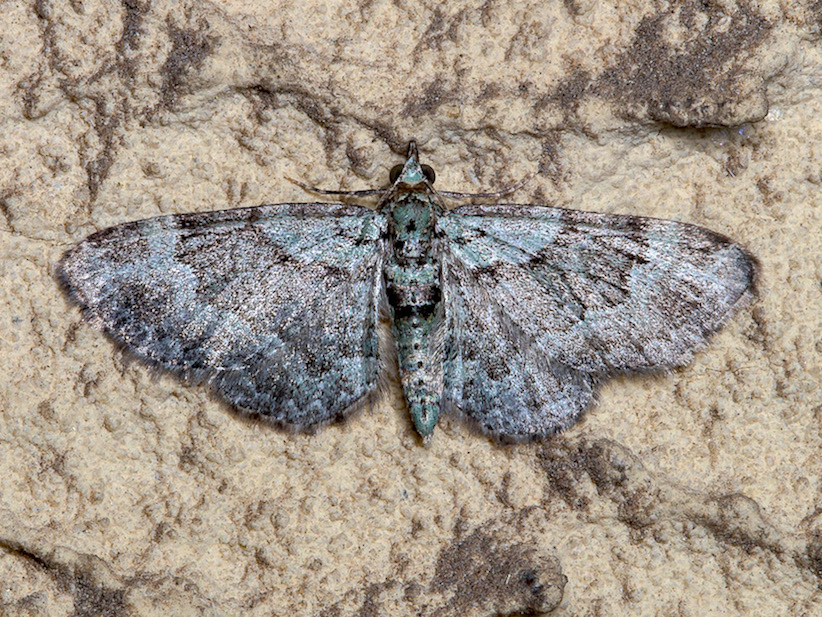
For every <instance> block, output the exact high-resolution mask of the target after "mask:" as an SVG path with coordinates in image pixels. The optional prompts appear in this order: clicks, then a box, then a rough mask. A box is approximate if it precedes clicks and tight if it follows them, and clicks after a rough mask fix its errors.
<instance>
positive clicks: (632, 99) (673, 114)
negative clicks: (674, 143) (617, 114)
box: [592, 0, 771, 127]
mask: <svg viewBox="0 0 822 617" xmlns="http://www.w3.org/2000/svg"><path fill="white" fill-rule="evenodd" d="M677 7H678V8H679V21H680V25H681V26H682V28H683V29H684V30H686V31H689V32H690V31H692V29H693V28H694V27H696V17H697V15H700V16H702V17H703V18H704V19H705V20H706V21H705V23H704V26H703V27H702V30H703V31H702V33H701V35H700V36H696V37H693V38H692V39H690V40H688V41H686V42H684V43H683V45H682V46H681V47H680V48H676V47H673V46H671V45H670V44H669V43H668V42H667V41H666V35H667V31H666V21H667V20H669V19H671V13H670V12H667V13H661V14H657V15H651V16H648V17H645V18H644V19H643V20H642V21H641V22H640V24H639V26H638V27H637V29H636V32H635V35H634V40H633V43H632V45H631V47H630V49H628V50H627V51H626V52H625V53H624V54H622V56H621V57H620V58H619V59H618V61H617V62H616V63H615V65H614V66H613V67H612V68H611V69H609V70H607V71H605V72H604V73H603V74H602V75H600V76H599V78H598V79H597V80H596V83H595V84H593V86H592V92H593V93H595V94H600V95H603V96H605V97H607V98H610V99H613V100H615V101H617V102H620V101H622V102H625V101H627V102H628V105H627V106H624V108H623V112H622V113H623V115H624V116H625V117H626V118H630V119H634V118H636V117H637V116H640V115H642V114H643V109H642V108H644V109H645V113H647V115H648V116H650V118H651V119H653V120H656V121H659V122H665V123H669V124H672V125H674V126H694V127H701V126H712V125H723V124H728V123H733V122H734V114H733V107H734V105H736V104H737V103H738V98H737V97H738V86H739V84H740V82H741V81H742V79H744V68H743V65H742V63H743V61H744V59H745V58H746V56H747V52H750V51H751V50H752V49H754V48H755V47H756V46H757V45H758V44H759V43H760V42H761V41H762V40H763V39H764V38H765V36H766V35H767V34H768V32H769V31H770V28H771V26H770V24H769V23H768V21H767V20H766V19H765V18H764V17H762V16H761V15H759V14H757V13H756V12H755V11H754V10H753V9H752V8H751V7H750V6H749V5H748V3H745V2H743V3H740V5H739V7H738V8H737V10H736V11H735V12H733V13H732V14H730V15H727V17H728V18H729V21H728V22H724V23H723V24H720V21H721V17H722V13H721V12H720V11H719V10H718V9H714V10H705V5H704V3H702V2H699V1H697V0H692V1H686V2H682V3H678V4H677ZM726 24H727V28H726V29H723V28H724V25H726ZM637 106H638V107H639V108H640V109H638V108H637Z"/></svg>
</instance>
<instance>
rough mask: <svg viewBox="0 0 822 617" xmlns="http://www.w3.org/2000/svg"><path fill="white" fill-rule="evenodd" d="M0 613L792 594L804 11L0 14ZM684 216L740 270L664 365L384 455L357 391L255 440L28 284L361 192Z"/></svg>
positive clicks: (808, 166)
mask: <svg viewBox="0 0 822 617" xmlns="http://www.w3.org/2000/svg"><path fill="white" fill-rule="evenodd" d="M0 33H2V34H0V67H2V70H0V294H2V304H3V310H2V311H0V351H2V353H0V374H1V375H3V379H2V380H0V410H2V413H1V414H0V436H1V437H0V474H1V475H2V478H3V480H2V482H0V548H1V549H2V550H0V580H2V581H3V586H2V589H1V590H0V614H2V615H56V616H59V615H125V616H149V615H169V614H173V615H215V616H216V615H238V614H244V615H252V616H253V615H260V616H262V615H266V616H267V615H298V616H313V615H321V616H322V617H348V616H352V617H353V616H354V615H383V614H393V615H423V616H432V617H433V616H438V617H446V616H451V615H454V616H473V615H476V616H484V615H495V614H512V613H514V614H515V613H527V612H530V613H531V614H554V615H568V616H571V615H579V616H582V615H603V616H610V615H613V616H623V615H659V616H663V615H664V616H670V615H731V616H737V615H739V616H743V615H745V616H748V615H769V616H770V615H786V616H787V615H791V616H795V615H808V616H810V615H815V614H822V597H820V591H819V589H820V577H822V515H820V509H821V506H820V504H822V486H820V482H819V475H820V474H819V470H820V468H822V461H820V452H822V431H820V428H819V427H820V422H822V388H821V387H820V382H822V369H821V368H820V367H822V257H820V255H822V253H821V252H820V249H819V247H820V246H822V220H821V219H822V215H821V214H820V213H822V198H821V197H820V194H821V193H820V186H821V185H822V120H820V118H822V77H820V75H822V5H820V3H819V2H816V1H814V0H807V1H800V2H791V3H786V2H781V3H780V2H776V1H763V2H759V3H748V2H743V1H738V2H733V1H723V2H716V3H702V2H692V1H690V0H684V1H683V2H679V3H667V2H620V3H612V4H603V3H597V2H591V1H588V0H579V1H578V0H566V1H564V2H560V1H556V2H539V3H537V2H532V3H528V2H526V3H514V2H502V3H493V2H491V3H489V2H485V3H479V2H478V3H474V4H471V3H465V2H456V3H453V2H452V3H448V4H442V5H438V6H434V5H432V6H431V7H427V6H423V5H420V4H414V3H401V2H400V3H397V2H394V3H391V2H379V1H376V2H362V3H360V4H359V5H352V4H345V3H340V5H339V6H337V5H332V4H330V3H328V4H323V3H312V2H304V3H299V4H296V3H281V4H277V3H275V4H268V3H260V4H259V5H256V6H250V5H249V4H248V3H235V2H222V3H193V2H192V3H184V4H180V3H166V2H154V3H148V2H145V3H143V2H136V1H135V2H126V3H122V4H117V3H112V2H82V3H77V2H75V3H67V4H57V3H51V2H47V1H41V2H37V3H23V2H20V3H6V4H5V5H3V7H2V11H0ZM411 138H415V139H416V140H417V141H418V143H419V144H420V149H421V152H422V156H423V158H424V160H425V162H427V163H428V164H430V165H432V166H433V167H434V168H435V169H436V170H437V174H438V181H437V185H438V186H439V187H441V188H446V189H452V190H462V191H478V190H483V189H489V188H497V187H504V186H507V185H510V184H511V183H513V182H515V181H517V180H519V179H521V178H523V177H525V176H528V175H530V174H536V175H535V176H534V178H533V179H532V180H531V181H530V182H529V183H528V185H527V186H526V187H525V188H524V189H522V190H520V191H519V192H518V193H517V194H516V195H515V199H514V200H515V201H519V202H529V203H545V204H552V205H561V206H566V207H574V208H581V209H589V210H596V211H601V212H615V213H626V214H628V213H630V214H642V215H649V216H659V217H664V218H673V219H678V220H683V221H687V222H692V223H697V224H700V225H704V226H706V227H710V228H712V229H714V230H716V231H719V232H722V233H725V234H728V235H730V236H732V237H733V238H735V239H737V240H738V241H740V242H741V243H743V244H744V245H745V246H746V247H747V248H748V249H749V250H750V251H751V252H753V253H754V254H755V255H756V256H757V257H758V258H759V259H760V261H761V263H762V277H761V283H760V298H759V301H758V302H757V303H756V304H754V305H753V306H751V307H750V308H748V309H746V310H745V311H743V312H741V313H740V314H738V315H737V316H736V318H735V319H734V320H732V322H731V323H729V324H728V326H727V327H726V328H725V330H724V331H723V332H722V333H720V334H719V335H718V336H717V337H715V339H714V340H713V342H712V344H711V345H710V346H709V347H708V349H706V350H705V351H704V352H702V353H701V354H700V355H699V356H698V357H697V359H696V360H695V362H694V363H693V364H692V365H690V366H689V367H687V368H685V369H682V370H678V371H675V372H673V373H671V374H668V375H662V376H656V377H644V378H641V377H634V378H625V379H619V380H616V381H614V382H611V383H610V384H609V385H608V386H607V387H606V388H604V390H603V392H602V394H601V397H600V401H599V404H598V405H597V406H596V407H595V408H594V409H592V410H591V411H590V412H589V413H588V414H587V416H586V418H585V419H584V420H583V422H581V423H580V424H579V425H577V426H576V427H574V428H573V429H571V430H569V431H567V432H566V433H564V434H562V435H560V436H558V437H556V438H554V439H551V440H549V441H546V442H544V443H541V444H531V445H518V446H508V447H502V446H498V445H494V444H492V443H491V442H490V441H488V440H487V439H484V438H482V437H479V436H477V435H476V434H474V433H472V432H470V431H468V430H467V429H466V428H465V427H464V426H462V425H461V424H459V423H458V422H450V421H449V420H448V419H447V418H446V419H445V420H443V421H442V423H441V426H440V428H438V430H437V433H436V434H435V438H434V440H433V443H432V444H431V445H430V446H429V447H423V446H421V445H420V443H419V441H418V439H417V437H416V435H415V433H414V431H413V428H412V426H411V423H410V420H409V418H408V415H407V412H406V411H405V410H404V409H403V406H402V404H401V402H400V391H399V388H398V386H397V385H396V384H391V385H390V387H388V388H387V389H386V391H385V392H383V393H382V394H381V396H379V397H378V398H377V399H376V400H375V401H374V402H373V403H372V404H370V405H368V406H367V407H366V408H365V409H364V410H363V411H362V412H361V413H359V414H358V415H356V416H355V417H354V418H352V419H351V420H350V421H349V422H347V423H346V424H343V425H334V426H330V427H327V428H325V429H323V430H322V431H320V432H318V433H317V434H315V435H297V436H295V435H289V434H285V433H282V432H279V431H276V430H274V429H271V428H270V427H267V426H265V425H260V424H256V423H253V422H250V421H248V420H244V419H242V418H239V417H237V416H236V415H234V414H232V413H231V412H229V411H227V410H226V409H225V407H224V406H222V405H221V404H219V403H218V402H217V401H215V400H214V399H213V397H211V396H210V394H209V392H208V390H207V389H206V388H203V387H186V386H185V385H181V384H180V383H179V382H177V381H176V380H174V379H173V378H171V377H168V376H155V375H152V374H150V372H149V371H147V370H146V369H145V368H144V367H142V366H141V365H139V364H136V363H130V362H128V361H127V360H126V359H124V358H123V356H122V355H121V354H120V352H118V351H117V350H116V349H115V348H114V347H112V346H111V344H110V343H109V342H108V341H107V340H106V338H105V337H104V336H102V335H101V334H100V333H99V332H97V331H95V330H94V329H92V328H91V327H89V326H88V325H87V324H85V323H84V322H83V321H82V320H81V317H80V314H79V312H78V311H77V310H76V309H74V308H73V307H71V306H70V305H69V304H68V303H67V301H66V300H65V298H64V297H63V296H62V295H61V293H60V291H59V289H58V287H57V285H56V283H55V281H54V279H53V267H54V264H55V262H56V261H57V260H58V259H59V257H60V255H61V254H62V252H63V251H65V250H66V249H67V248H68V247H69V246H70V245H71V244H73V243H74V242H76V241H78V240H80V239H82V238H83V237H85V236H86V235H88V234H89V233H91V232H93V231H95V230H97V229H101V228H103V227H106V226H109V225H113V224H116V223H120V222H125V221H128V220H134V219H139V218H145V217H149V216H154V215H158V214H163V213H172V212H189V211H206V210H212V209H216V208H224V207H234V206H250V205H257V204H260V203H277V202H285V201H307V200H312V199H313V197H311V196H307V195H306V194H305V193H304V192H302V191H301V190H300V189H299V188H298V187H296V186H294V185H293V184H291V183H289V182H287V181H286V180H285V176H290V177H296V178H300V179H303V180H305V181H306V182H308V183H310V184H315V185H319V186H324V187H328V188H345V189H349V188H350V189H356V188H369V187H375V186H382V185H383V184H384V183H385V179H386V176H387V170H388V169H389V168H390V167H391V166H393V165H394V164H396V163H397V162H400V161H401V160H402V154H403V151H404V148H405V144H406V142H407V141H408V140H409V139H411Z"/></svg>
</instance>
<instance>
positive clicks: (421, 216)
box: [389, 193, 438, 263]
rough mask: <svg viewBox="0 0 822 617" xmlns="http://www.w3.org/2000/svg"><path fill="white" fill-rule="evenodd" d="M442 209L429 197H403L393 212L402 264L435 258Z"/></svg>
mask: <svg viewBox="0 0 822 617" xmlns="http://www.w3.org/2000/svg"><path fill="white" fill-rule="evenodd" d="M436 209H438V207H437V206H436V205H435V204H434V203H432V201H431V200H430V199H428V197H427V196H426V195H421V194H419V193H409V194H407V195H403V196H402V197H401V199H400V200H398V201H397V203H396V204H395V205H394V207H393V208H392V209H391V215H390V218H389V229H390V234H391V240H392V244H393V249H394V257H395V258H396V259H397V260H398V261H399V262H400V263H405V262H418V261H426V260H427V259H430V258H431V254H430V249H431V240H432V238H433V234H434V224H435V223H436V217H437V212H436Z"/></svg>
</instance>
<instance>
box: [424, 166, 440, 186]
mask: <svg viewBox="0 0 822 617" xmlns="http://www.w3.org/2000/svg"><path fill="white" fill-rule="evenodd" d="M421 167H422V175H424V176H425V179H426V180H428V183H429V184H434V180H436V179H437V174H435V173H434V168H433V167H431V166H430V165H421Z"/></svg>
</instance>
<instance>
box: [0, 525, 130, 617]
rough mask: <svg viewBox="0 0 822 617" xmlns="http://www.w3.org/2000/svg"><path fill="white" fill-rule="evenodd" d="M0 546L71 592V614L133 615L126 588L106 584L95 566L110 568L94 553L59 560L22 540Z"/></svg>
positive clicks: (99, 616)
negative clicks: (72, 602)
mask: <svg viewBox="0 0 822 617" xmlns="http://www.w3.org/2000/svg"><path fill="white" fill-rule="evenodd" d="M0 547H2V548H3V549H5V550H6V551H7V552H9V553H11V554H13V555H16V556H17V557H20V558H22V559H24V560H25V561H27V562H28V563H30V564H32V565H33V566H34V567H36V568H37V569H39V570H41V571H42V572H44V573H46V574H47V575H48V576H49V577H50V578H51V579H52V580H53V581H54V582H55V584H56V586H57V587H58V589H59V590H60V591H61V592H63V593H65V594H67V595H69V596H71V597H72V598H73V600H74V610H73V611H72V612H71V613H70V617H129V616H130V615H134V612H133V611H132V609H131V606H130V605H129V603H128V602H127V600H126V589H123V588H121V589H116V588H112V587H108V586H106V585H104V584H103V583H102V582H101V581H100V580H99V577H98V576H97V574H95V570H96V569H100V568H106V569H107V568H108V567H107V566H106V565H105V563H104V562H103V561H102V560H101V559H99V558H98V557H95V556H93V555H82V554H80V555H78V559H77V562H76V563H71V564H64V563H57V562H55V561H54V559H53V555H52V554H39V553H37V552H36V551H33V550H30V549H28V548H26V547H24V546H23V545H22V544H21V543H19V542H8V541H2V540H0Z"/></svg>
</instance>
